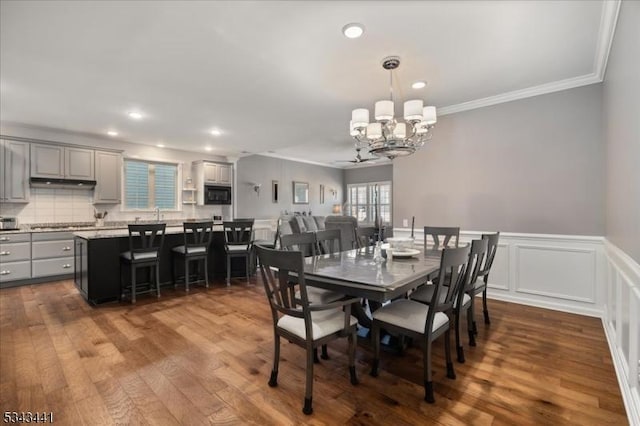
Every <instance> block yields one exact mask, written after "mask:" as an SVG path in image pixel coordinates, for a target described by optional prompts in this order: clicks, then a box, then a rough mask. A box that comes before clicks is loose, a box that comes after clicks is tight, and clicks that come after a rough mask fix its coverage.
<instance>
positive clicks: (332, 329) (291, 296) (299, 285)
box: [256, 246, 358, 414]
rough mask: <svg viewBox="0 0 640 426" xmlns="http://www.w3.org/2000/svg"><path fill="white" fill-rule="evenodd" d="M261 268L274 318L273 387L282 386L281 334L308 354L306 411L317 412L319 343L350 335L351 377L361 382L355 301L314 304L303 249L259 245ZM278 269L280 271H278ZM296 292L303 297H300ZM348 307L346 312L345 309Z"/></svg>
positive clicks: (270, 384)
mask: <svg viewBox="0 0 640 426" xmlns="http://www.w3.org/2000/svg"><path fill="white" fill-rule="evenodd" d="M256 250H257V252H258V257H259V258H260V271H261V274H262V282H263V283H264V288H265V292H266V295H267V299H268V300H269V306H270V307H271V315H272V318H273V335H274V356H273V369H272V370H271V377H270V379H269V386H271V387H275V386H277V385H278V367H279V362H280V337H284V338H285V339H287V340H289V341H290V342H292V343H294V344H296V345H298V346H300V347H302V348H304V349H305V350H306V353H307V367H306V381H305V383H306V384H305V394H304V406H303V409H302V412H303V413H304V414H311V413H312V412H313V407H312V399H313V364H314V355H313V354H314V352H315V350H316V349H317V347H318V346H320V345H324V344H326V343H327V342H329V341H331V340H334V339H337V338H340V337H347V338H348V340H349V349H348V353H349V376H350V379H351V384H352V385H356V384H358V379H357V376H356V368H355V351H356V324H357V322H358V321H357V320H356V319H355V318H354V317H353V316H351V304H353V303H355V302H357V299H346V300H340V301H337V302H332V303H328V304H312V303H311V302H310V301H309V298H308V294H307V286H306V284H305V277H304V258H303V256H302V252H300V251H291V252H289V251H284V250H272V249H268V248H264V247H260V246H258V247H256ZM274 269H275V270H277V274H276V273H275V271H274ZM296 293H298V294H299V295H300V297H296V296H295V295H296ZM343 308H344V311H343Z"/></svg>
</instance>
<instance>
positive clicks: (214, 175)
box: [204, 163, 218, 183]
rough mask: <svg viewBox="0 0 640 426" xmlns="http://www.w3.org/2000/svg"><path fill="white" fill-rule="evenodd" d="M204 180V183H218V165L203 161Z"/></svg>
mask: <svg viewBox="0 0 640 426" xmlns="http://www.w3.org/2000/svg"><path fill="white" fill-rule="evenodd" d="M204 181H205V182H206V183H218V165H217V164H215V163H204Z"/></svg>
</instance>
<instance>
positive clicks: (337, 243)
mask: <svg viewBox="0 0 640 426" xmlns="http://www.w3.org/2000/svg"><path fill="white" fill-rule="evenodd" d="M340 236H341V234H340V230H339V229H325V230H324V231H316V241H317V242H318V251H319V252H320V253H322V254H334V253H339V252H341V251H342V238H340Z"/></svg>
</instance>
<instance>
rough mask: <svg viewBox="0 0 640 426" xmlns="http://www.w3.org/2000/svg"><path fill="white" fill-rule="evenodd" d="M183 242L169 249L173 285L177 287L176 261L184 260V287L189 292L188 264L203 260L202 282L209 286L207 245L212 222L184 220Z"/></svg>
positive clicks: (209, 244)
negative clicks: (171, 254) (171, 259)
mask: <svg viewBox="0 0 640 426" xmlns="http://www.w3.org/2000/svg"><path fill="white" fill-rule="evenodd" d="M182 229H183V236H184V244H183V245H181V246H176V247H173V248H172V249H171V252H172V253H173V262H172V265H171V266H172V267H173V268H172V270H173V285H174V288H177V287H178V283H177V266H176V261H179V260H182V261H183V262H184V289H185V291H186V292H187V293H188V292H189V284H190V283H189V280H190V274H189V269H190V268H189V265H190V263H191V262H192V261H198V262H199V261H203V264H204V284H205V287H207V288H209V260H208V258H209V247H210V246H211V235H212V232H213V222H212V221H204V222H184V223H183V224H182Z"/></svg>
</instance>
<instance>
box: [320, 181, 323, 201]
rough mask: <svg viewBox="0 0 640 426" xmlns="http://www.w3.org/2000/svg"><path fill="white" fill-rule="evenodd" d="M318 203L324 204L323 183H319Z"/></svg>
mask: <svg viewBox="0 0 640 426" xmlns="http://www.w3.org/2000/svg"><path fill="white" fill-rule="evenodd" d="M320 204H324V185H322V184H320Z"/></svg>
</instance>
